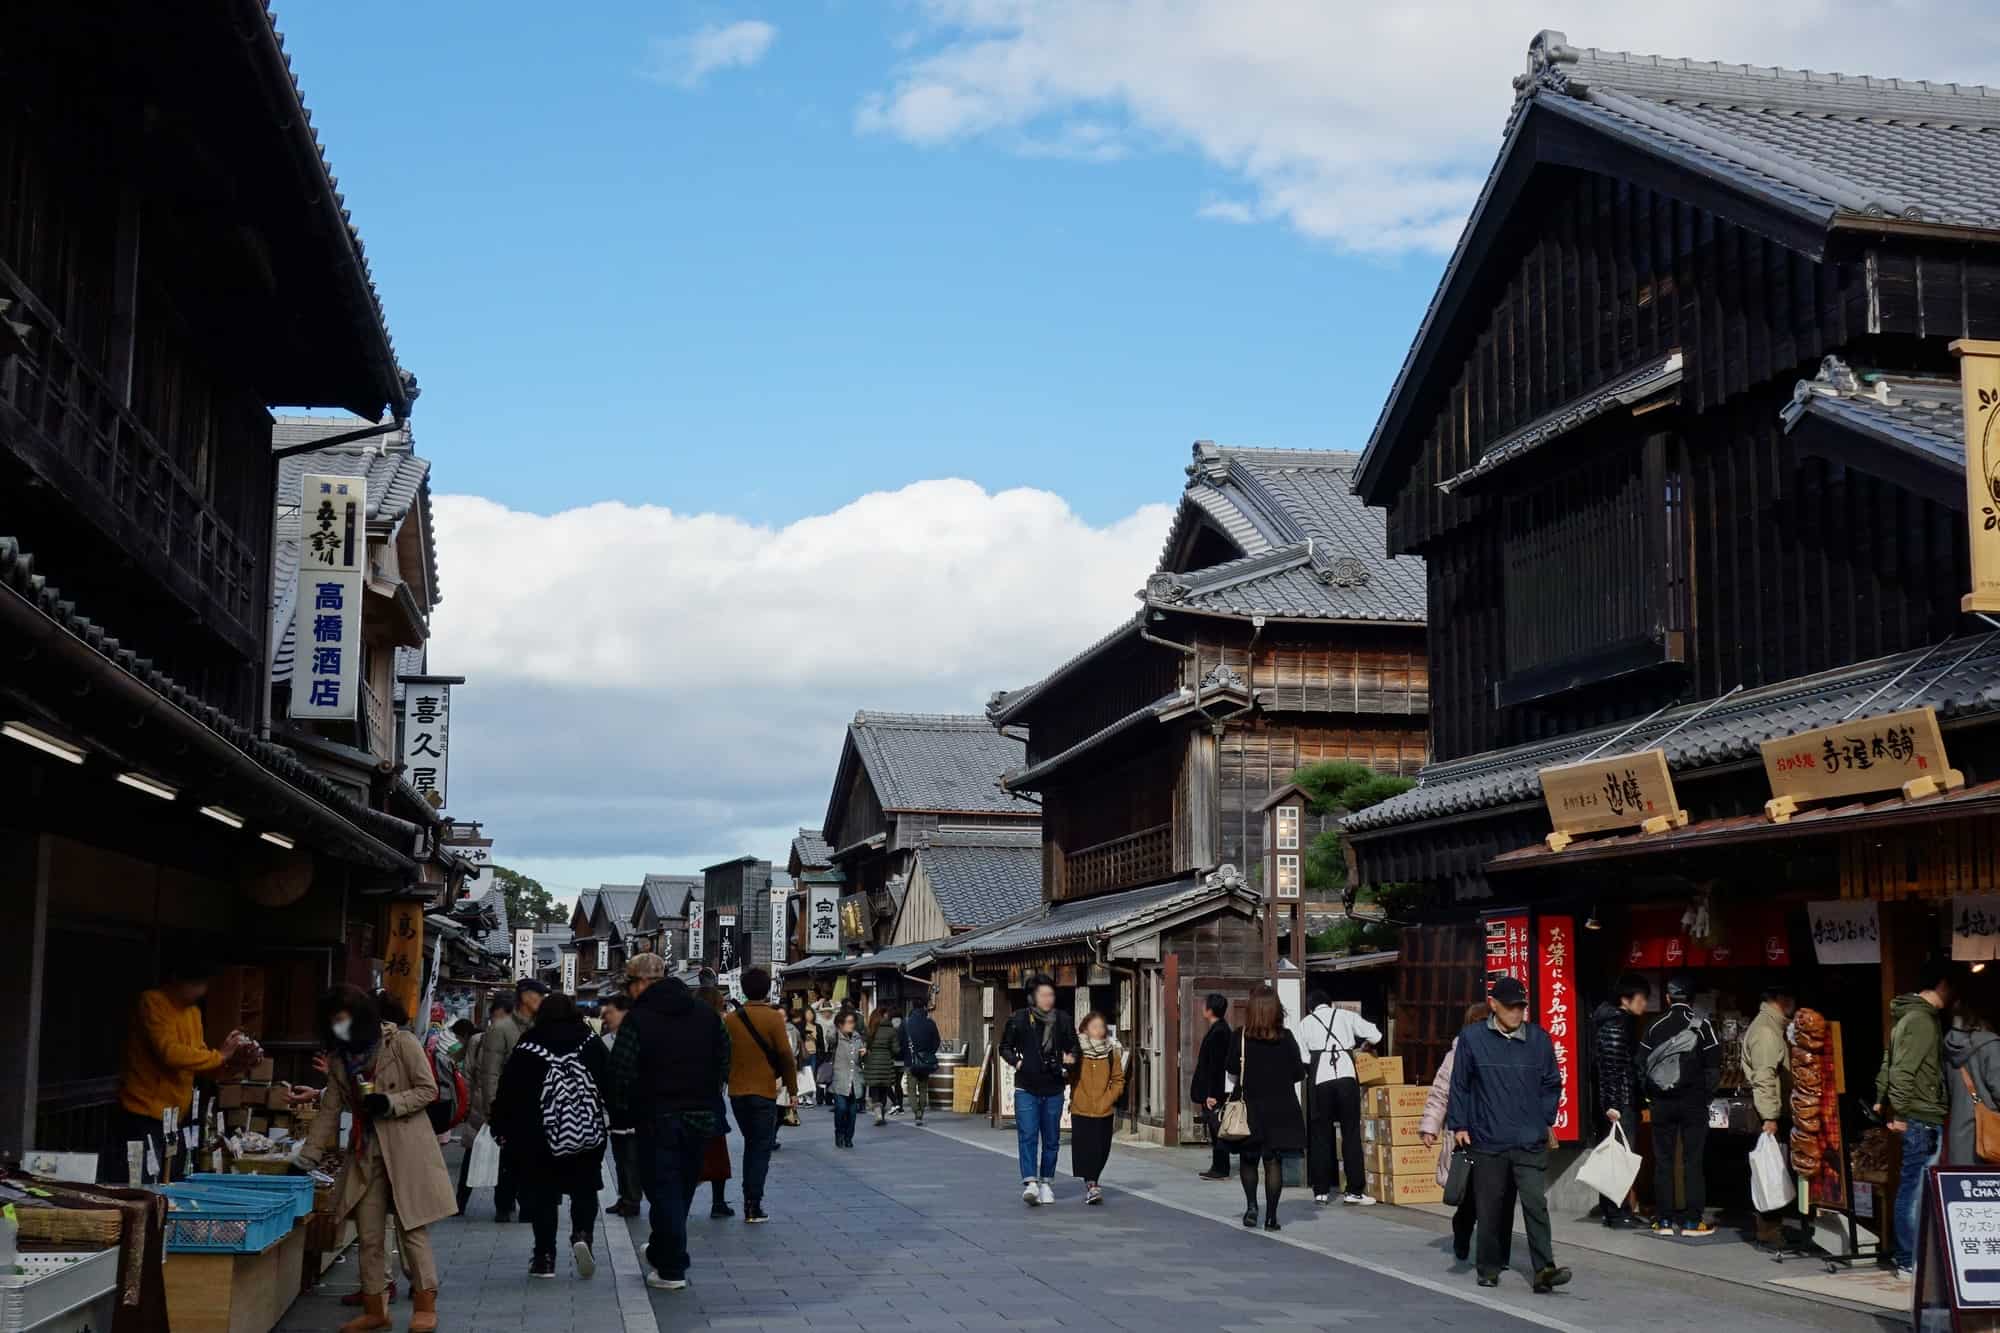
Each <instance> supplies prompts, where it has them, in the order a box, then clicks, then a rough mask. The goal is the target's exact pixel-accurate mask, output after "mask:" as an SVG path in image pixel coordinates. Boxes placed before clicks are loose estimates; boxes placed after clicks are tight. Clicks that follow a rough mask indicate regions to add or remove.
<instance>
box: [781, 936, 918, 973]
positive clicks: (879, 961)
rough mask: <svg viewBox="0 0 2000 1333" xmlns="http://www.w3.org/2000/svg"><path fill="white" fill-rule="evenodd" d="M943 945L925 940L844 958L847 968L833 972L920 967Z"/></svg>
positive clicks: (842, 960)
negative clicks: (919, 942) (857, 956)
mask: <svg viewBox="0 0 2000 1333" xmlns="http://www.w3.org/2000/svg"><path fill="white" fill-rule="evenodd" d="M942 943H944V941H943V940H925V941H924V942H923V943H921V944H898V945H895V946H893V947H891V948H887V949H878V950H876V951H875V952H874V953H871V954H863V955H862V956H861V957H859V958H842V959H841V960H840V961H841V962H842V963H844V964H846V966H845V967H844V968H838V967H836V968H833V969H831V970H833V971H847V972H877V971H901V970H902V969H904V968H907V967H918V966H921V965H922V964H924V963H927V962H929V961H930V960H931V958H932V957H933V956H934V955H935V954H936V953H937V951H938V945H940V944H942ZM787 970H788V971H789V970H790V969H787Z"/></svg>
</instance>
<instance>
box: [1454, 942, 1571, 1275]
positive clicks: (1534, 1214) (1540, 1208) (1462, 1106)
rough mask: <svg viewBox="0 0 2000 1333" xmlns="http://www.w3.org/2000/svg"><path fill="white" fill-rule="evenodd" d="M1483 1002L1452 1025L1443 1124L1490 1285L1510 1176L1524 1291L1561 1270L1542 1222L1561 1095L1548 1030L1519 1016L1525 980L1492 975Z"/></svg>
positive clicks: (1502, 1240)
mask: <svg viewBox="0 0 2000 1333" xmlns="http://www.w3.org/2000/svg"><path fill="white" fill-rule="evenodd" d="M1487 1009H1488V1014H1487V1017H1486V1020H1485V1021H1484V1022H1482V1023H1474V1024H1471V1025H1470V1026H1468V1027H1467V1028H1466V1029H1465V1030H1464V1031H1463V1032H1461V1033H1459V1034H1458V1040H1457V1043H1456V1045H1455V1047H1454V1052H1453V1057H1452V1070H1451V1100H1450V1101H1449V1102H1448V1103H1447V1104H1446V1107H1445V1117H1444V1123H1445V1128H1446V1129H1447V1130H1449V1131H1450V1133H1451V1136H1452V1138H1453V1140H1454V1141H1455V1142H1456V1143H1457V1144H1458V1145H1459V1146H1460V1147H1464V1148H1470V1149H1472V1188H1473V1189H1474V1190H1475V1191H1476V1192H1477V1193H1478V1196H1479V1201H1478V1203H1477V1204H1475V1205H1474V1206H1475V1207H1476V1208H1477V1209H1478V1212H1479V1239H1478V1249H1477V1251H1476V1253H1475V1256H1474V1259H1473V1263H1474V1265H1475V1266H1476V1267H1477V1269H1478V1271H1479V1285H1480V1286H1482V1287H1497V1286H1499V1285H1500V1268H1501V1265H1502V1264H1503V1263H1505V1261H1506V1260H1505V1256H1506V1254H1507V1253H1508V1245H1507V1241H1506V1236H1507V1233H1508V1232H1509V1231H1511V1230H1512V1229H1513V1226H1514V1209H1513V1207H1512V1206H1511V1205H1510V1204H1509V1203H1508V1202H1507V1188H1508V1186H1509V1184H1511V1185H1512V1186H1513V1188H1514V1192H1515V1194H1516V1196H1517V1197H1518V1198H1519V1199H1520V1201H1521V1216H1522V1219H1523V1220H1524V1221H1525V1222H1526V1223H1527V1229H1528V1257H1529V1261H1530V1262H1531V1263H1532V1264H1533V1265H1534V1282H1533V1284H1534V1290H1535V1291H1536V1292H1537V1293H1542V1294H1546V1293H1548V1292H1551V1291H1554V1290H1555V1289H1556V1288H1557V1287H1560V1286H1562V1285H1563V1284H1564V1283H1566V1282H1568V1281H1569V1279H1570V1272H1569V1270H1568V1269H1567V1268H1558V1267H1556V1257H1555V1243H1554V1239H1553V1237H1552V1236H1551V1235H1550V1231H1549V1179H1548V1176H1549V1148H1550V1145H1551V1144H1553V1143H1554V1142H1555V1121H1556V1109H1557V1107H1558V1106H1559V1105H1560V1104H1561V1101H1562V1086H1563V1080H1562V1071H1561V1070H1560V1069H1559V1068H1558V1067H1557V1065H1556V1048H1555V1043H1554V1042H1552V1041H1550V1040H1549V1034H1548V1033H1547V1032H1545V1031H1543V1030H1542V1028H1541V1027H1540V1026H1539V1025H1537V1024H1534V1023H1530V1022H1529V1021H1528V988H1527V987H1526V986H1523V985H1522V984H1521V982H1520V979H1519V978H1517V977H1500V978H1499V979H1497V980H1496V981H1494V983H1493V992H1492V994H1491V995H1490V996H1489V997H1488V999H1487Z"/></svg>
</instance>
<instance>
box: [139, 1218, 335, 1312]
mask: <svg viewBox="0 0 2000 1333" xmlns="http://www.w3.org/2000/svg"><path fill="white" fill-rule="evenodd" d="M305 1256H306V1229H305V1227H304V1226H294V1227H293V1228H292V1229H291V1231H289V1232H288V1233H286V1235H285V1237H284V1238H283V1239H282V1240H279V1241H276V1242H275V1243H273V1244H271V1245H269V1246H267V1247H266V1248H265V1249H264V1250H262V1251H260V1252H259V1253H257V1254H221V1253H217V1254H169V1255H167V1256H166V1262H165V1268H166V1278H167V1313H168V1316H169V1317H170V1318H171V1320H172V1322H173V1329H174V1333H270V1330H271V1329H273V1328H275V1327H277V1323H278V1321H279V1320H280V1319H282V1318H284V1315H285V1311H287V1310H289V1309H291V1306H292V1301H293V1300H294V1299H296V1298H297V1296H298V1294H299V1284H300V1280H301V1278H302V1276H303V1273H304V1266H305Z"/></svg>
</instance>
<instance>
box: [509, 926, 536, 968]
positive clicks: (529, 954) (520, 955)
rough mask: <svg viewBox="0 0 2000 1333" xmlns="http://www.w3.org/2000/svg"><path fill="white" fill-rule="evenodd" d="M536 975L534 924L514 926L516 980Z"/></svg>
mask: <svg viewBox="0 0 2000 1333" xmlns="http://www.w3.org/2000/svg"><path fill="white" fill-rule="evenodd" d="M534 975H535V929H534V927H533V926H516V927H515V928H514V980H516V981H522V980H525V979H527V978H529V977H532V976H534Z"/></svg>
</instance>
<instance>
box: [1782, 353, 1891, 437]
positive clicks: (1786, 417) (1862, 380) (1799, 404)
mask: <svg viewBox="0 0 2000 1333" xmlns="http://www.w3.org/2000/svg"><path fill="white" fill-rule="evenodd" d="M1815 398H1847V399H1855V400H1860V401H1864V402H1871V403H1880V404H1881V405H1882V406H1884V407H1894V406H1896V405H1897V404H1898V403H1899V402H1901V401H1902V400H1901V399H1900V398H1898V397H1897V395H1896V391H1895V388H1894V386H1892V385H1891V384H1890V383H1889V381H1888V379H1887V378H1886V377H1883V376H1877V375H1867V376H1863V375H1860V374H1857V373H1855V371H1854V369H1853V367H1851V366H1849V365H1848V364H1847V362H1846V361H1844V360H1842V359H1841V358H1840V357H1838V356H1827V357H1823V358H1821V360H1820V363H1819V373H1818V374H1817V375H1815V376H1813V377H1812V378H1811V379H1809V380H1800V381H1799V382H1798V383H1797V384H1796V385H1794V386H1793V387H1792V401H1791V402H1789V403H1786V404H1785V406H1784V407H1783V409H1781V410H1780V411H1779V413H1778V416H1779V419H1780V420H1782V421H1783V422H1784V424H1785V429H1786V430H1790V429H1791V428H1792V427H1793V426H1795V425H1797V424H1798V420H1799V418H1800V417H1801V416H1803V415H1805V410H1806V407H1807V406H1808V405H1809V404H1810V403H1811V402H1812V400H1813V399H1815Z"/></svg>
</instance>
